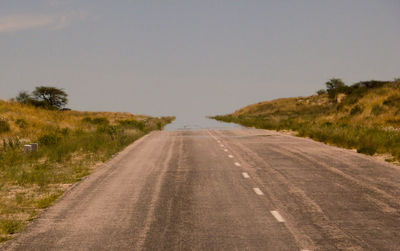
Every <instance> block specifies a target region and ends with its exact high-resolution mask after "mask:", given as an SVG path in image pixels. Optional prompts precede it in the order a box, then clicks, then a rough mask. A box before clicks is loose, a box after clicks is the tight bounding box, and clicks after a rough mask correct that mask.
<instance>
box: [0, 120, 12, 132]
mask: <svg viewBox="0 0 400 251" xmlns="http://www.w3.org/2000/svg"><path fill="white" fill-rule="evenodd" d="M10 130H11V129H10V124H8V122H7V121H6V120H0V133H3V132H9V131H10Z"/></svg>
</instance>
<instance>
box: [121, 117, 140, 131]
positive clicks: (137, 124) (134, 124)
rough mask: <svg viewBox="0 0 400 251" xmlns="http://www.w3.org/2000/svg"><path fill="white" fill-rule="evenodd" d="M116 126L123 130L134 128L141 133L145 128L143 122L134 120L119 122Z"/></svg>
mask: <svg viewBox="0 0 400 251" xmlns="http://www.w3.org/2000/svg"><path fill="white" fill-rule="evenodd" d="M118 124H119V125H120V126H122V127H125V128H134V129H138V130H140V131H143V130H144V128H145V123H144V121H137V120H134V119H126V120H119V121H118Z"/></svg>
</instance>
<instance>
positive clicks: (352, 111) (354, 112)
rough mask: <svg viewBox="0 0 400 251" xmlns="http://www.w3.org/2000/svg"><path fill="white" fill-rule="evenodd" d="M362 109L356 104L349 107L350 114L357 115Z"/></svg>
mask: <svg viewBox="0 0 400 251" xmlns="http://www.w3.org/2000/svg"><path fill="white" fill-rule="evenodd" d="M362 111H363V108H362V107H361V106H359V105H356V106H354V107H353V109H351V111H350V115H357V114H360V113H362Z"/></svg>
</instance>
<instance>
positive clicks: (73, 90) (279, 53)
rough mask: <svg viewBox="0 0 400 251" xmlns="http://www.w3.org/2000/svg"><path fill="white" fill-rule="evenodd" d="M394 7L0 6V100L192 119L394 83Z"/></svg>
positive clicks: (50, 0) (360, 1)
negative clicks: (337, 83)
mask: <svg viewBox="0 0 400 251" xmlns="http://www.w3.org/2000/svg"><path fill="white" fill-rule="evenodd" d="M399 12H400V2H399V1H398V0H392V1H391V0H387V1H369V0H354V1H345V0H343V1H340V0H339V1H338V0H334V1H316V0H315V1H228V0H226V1H78V0H41V1H39V0H38V1H29V0H26V1H12V0H5V1H1V3H0V55H1V60H0V98H2V99H9V98H11V97H13V96H15V95H16V94H17V93H18V91H20V90H28V91H31V90H32V89H33V88H34V87H35V86H38V85H53V86H56V87H61V88H64V89H65V90H66V91H67V93H68V94H69V96H70V104H69V107H71V108H73V109H78V110H91V111H98V110H103V111H127V112H132V113H140V114H148V115H155V116H159V115H176V116H177V117H178V119H180V121H184V122H183V123H188V124H196V123H198V121H201V120H202V119H201V118H202V117H203V116H205V115H214V114H222V113H230V112H232V111H234V110H236V109H238V108H240V107H242V106H244V105H247V104H250V103H255V102H259V101H263V100H269V99H273V98H278V97H289V96H301V95H310V94H312V93H314V92H315V91H316V90H318V89H321V88H323V87H324V86H323V85H324V83H325V82H326V81H327V80H329V79H330V78H333V77H338V78H342V79H343V80H344V81H345V82H346V83H349V84H350V83H354V82H357V81H362V80H369V79H379V80H380V79H382V80H392V79H394V78H397V77H400V74H399V65H400V36H399V34H400V15H399V14H398V13H399Z"/></svg>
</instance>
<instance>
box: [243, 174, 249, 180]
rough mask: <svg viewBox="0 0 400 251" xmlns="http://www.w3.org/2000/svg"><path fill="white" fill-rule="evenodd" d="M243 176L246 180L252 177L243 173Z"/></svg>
mask: <svg viewBox="0 0 400 251" xmlns="http://www.w3.org/2000/svg"><path fill="white" fill-rule="evenodd" d="M242 175H243V178H245V179H248V178H250V176H249V174H248V173H242Z"/></svg>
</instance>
